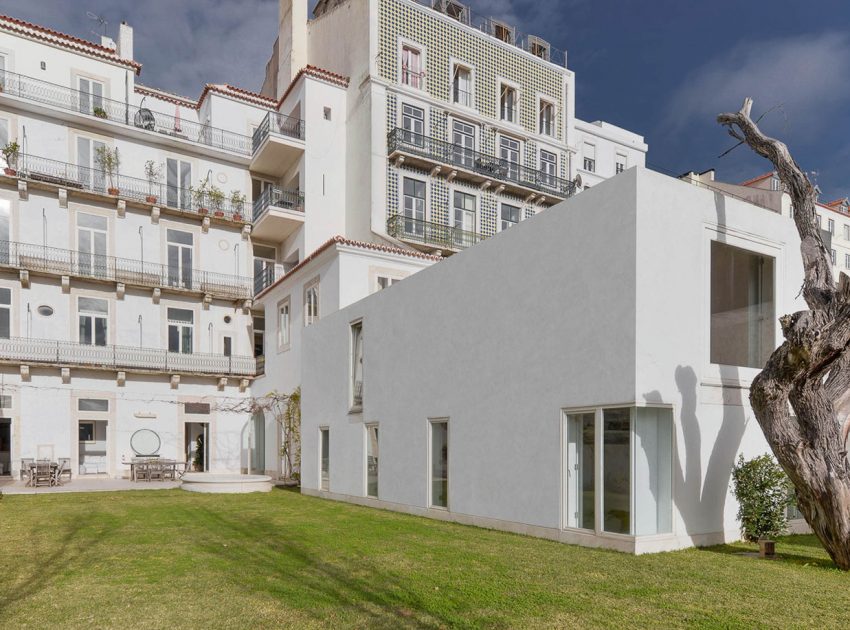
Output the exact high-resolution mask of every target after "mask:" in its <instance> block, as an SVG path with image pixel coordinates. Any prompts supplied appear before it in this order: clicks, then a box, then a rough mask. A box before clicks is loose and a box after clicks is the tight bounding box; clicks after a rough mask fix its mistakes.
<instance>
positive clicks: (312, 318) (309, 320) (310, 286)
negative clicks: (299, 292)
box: [303, 278, 322, 328]
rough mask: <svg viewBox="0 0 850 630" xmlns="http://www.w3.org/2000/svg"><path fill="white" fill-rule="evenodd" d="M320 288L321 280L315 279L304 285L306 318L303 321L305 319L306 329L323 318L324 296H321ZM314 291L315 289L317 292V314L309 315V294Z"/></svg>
mask: <svg viewBox="0 0 850 630" xmlns="http://www.w3.org/2000/svg"><path fill="white" fill-rule="evenodd" d="M320 287H321V283H320V279H319V278H314V279H312V280H310V281H309V282H307V283H305V284H304V291H303V305H304V318H303V319H304V327H305V328H306V327H307V326H311V325H313V324H315V323H316V322H317V321H319V320H320V319H321V318H322V309H321V305H322V301H321V299H322V296H321V289H320ZM314 289H315V292H316V313H315V314H311V313H308V309H307V294H308V293H309V292H310V291H312V290H314Z"/></svg>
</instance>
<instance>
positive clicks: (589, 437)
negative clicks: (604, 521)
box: [567, 411, 596, 529]
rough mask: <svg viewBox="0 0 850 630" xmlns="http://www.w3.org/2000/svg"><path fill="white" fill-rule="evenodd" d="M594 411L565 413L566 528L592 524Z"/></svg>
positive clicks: (594, 446)
mask: <svg viewBox="0 0 850 630" xmlns="http://www.w3.org/2000/svg"><path fill="white" fill-rule="evenodd" d="M595 436H596V414H594V413H593V412H592V411H591V412H586V413H575V414H569V415H568V416H567V527H580V528H583V529H595V527H596V505H595V500H596V486H595V483H596V457H595V453H596V438H595Z"/></svg>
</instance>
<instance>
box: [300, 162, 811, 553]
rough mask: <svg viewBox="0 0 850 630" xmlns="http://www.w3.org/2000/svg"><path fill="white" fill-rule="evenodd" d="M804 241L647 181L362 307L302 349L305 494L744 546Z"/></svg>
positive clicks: (317, 328) (571, 205) (494, 521)
mask: <svg viewBox="0 0 850 630" xmlns="http://www.w3.org/2000/svg"><path fill="white" fill-rule="evenodd" d="M799 243H800V241H799V237H798V236H797V233H796V230H795V227H794V224H793V223H792V222H791V221H788V220H787V219H786V218H784V217H781V216H779V215H778V214H775V213H771V212H765V211H764V210H763V209H762V208H760V207H757V206H755V205H753V204H751V203H748V202H746V201H743V200H740V199H736V198H734V197H731V196H727V195H718V194H717V193H715V192H714V191H711V190H706V189H704V188H701V187H695V186H690V185H688V184H686V183H684V182H681V181H677V180H676V179H673V178H670V177H666V176H664V175H661V174H658V173H653V172H651V171H647V170H645V169H642V168H639V167H638V168H633V169H629V170H628V171H626V172H625V173H624V174H622V175H621V176H619V177H616V178H612V179H610V180H608V181H605V182H603V183H602V184H600V185H598V186H595V187H593V189H592V190H589V191H587V192H584V193H582V194H580V195H577V196H575V197H573V198H571V199H568V200H566V201H564V202H562V203H561V204H559V205H558V206H555V207H554V208H552V209H551V210H550V211H548V212H544V213H541V214H539V215H538V216H535V217H533V218H532V219H530V220H528V221H525V222H522V223H521V224H520V225H519V226H517V227H516V228H513V229H511V230H509V231H507V232H506V233H504V234H497V235H496V236H495V237H494V238H492V239H489V240H487V241H486V242H483V243H481V244H480V245H477V246H476V247H473V248H471V249H469V250H467V251H464V252H461V253H459V254H458V255H457V256H452V257H451V258H450V259H449V260H447V261H445V262H442V263H440V264H438V265H433V266H432V267H430V268H428V269H425V270H424V271H421V272H420V273H417V274H416V275H415V276H413V277H411V278H408V279H407V280H405V281H404V282H402V283H400V284H399V285H397V286H393V287H391V288H390V289H388V290H385V291H380V292H378V293H376V294H375V295H372V296H369V297H367V298H365V299H363V300H360V301H358V302H356V303H354V304H351V305H350V306H348V307H346V308H344V309H342V310H340V311H339V312H337V313H334V314H332V315H330V316H328V317H326V318H323V320H322V321H320V322H318V323H317V324H315V325H314V326H311V327H310V328H309V329H308V330H307V332H306V333H305V335H304V341H303V351H302V352H303V389H302V396H303V399H302V400H303V404H302V444H303V449H302V464H301V470H302V479H301V490H302V492H304V493H307V494H311V495H315V496H321V497H324V498H329V499H336V500H342V501H348V502H353V503H359V504H361V505H367V506H372V507H380V508H384V509H391V510H398V511H403V512H409V513H413V514H419V515H422V516H427V517H431V518H436V519H442V520H452V521H457V522H462V523H467V524H473V525H479V526H484V527H490V528H496V529H504V530H508V531H514V532H518V533H522V534H529V535H535V536H541V537H546V538H551V539H553V540H559V541H563V542H569V543H576V544H583V545H589V546H604V547H610V548H614V549H619V550H621V551H627V552H631V553H645V552H652V551H661V550H671V549H677V548H681V547H687V546H692V545H709V544H717V543H721V542H724V541H730V540H738V539H739V538H740V532H739V529H738V523H737V521H736V511H737V502H736V501H735V498H734V496H733V494H732V489H731V475H732V468H733V465H734V463H735V460H736V459H737V457H738V455H739V454H743V455H744V457H745V458H748V459H749V458H752V457H754V456H756V455H761V454H763V453H766V452H769V446H768V445H767V443H766V442H765V439H764V436H763V434H762V432H761V430H760V428H759V425H758V422H757V421H756V419H755V417H754V415H753V411H752V409H751V408H750V405H749V396H748V394H749V386H750V384H751V382H752V380H753V378H754V376H755V375H756V374H758V372H759V371H760V369H761V366H763V365H764V363H765V361H766V360H767V357H768V356H769V355H770V353H771V352H773V350H774V348H775V347H776V346H777V345H778V344H779V343H780V341H781V331H780V329H779V326H778V324H777V319H778V317H779V316H780V315H782V314H783V313H793V312H795V311H798V310H799V309H800V308H803V302H802V299H801V298H800V297H799V296H798V293H799V287H800V284H801V282H802V277H803V270H802V262H801V259H800V253H799ZM662 251H663V252H664V255H663V256H660V255H659V252H662ZM600 252H605V256H604V258H603V257H600V255H599V253H600ZM517 260H521V261H522V264H521V265H517V264H516V261H517ZM449 327H451V334H447V329H448V328H449ZM358 393H359V394H360V395H357V394H358ZM795 525H799V523H795Z"/></svg>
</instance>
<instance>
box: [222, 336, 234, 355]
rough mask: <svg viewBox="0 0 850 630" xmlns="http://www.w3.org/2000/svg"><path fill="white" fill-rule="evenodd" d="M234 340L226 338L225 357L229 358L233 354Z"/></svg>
mask: <svg viewBox="0 0 850 630" xmlns="http://www.w3.org/2000/svg"><path fill="white" fill-rule="evenodd" d="M232 348H233V339H232V338H231V337H225V338H224V356H226V357H229V356H230V355H231V353H232Z"/></svg>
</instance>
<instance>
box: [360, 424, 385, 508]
mask: <svg viewBox="0 0 850 630" xmlns="http://www.w3.org/2000/svg"><path fill="white" fill-rule="evenodd" d="M363 428H364V429H365V430H364V435H365V440H366V442H365V444H364V446H363V458H364V465H363V472H364V477H365V479H364V492H363V494H364V496H366V498H368V499H379V498H380V493H381V441H380V440H381V431H380V423H378V422H366V423H364V425H363ZM373 429H374V430H375V431H376V439H375V442H376V444H377V446H378V456H377V458H376V459H377V461H376V462H375V494H371V493H370V492H369V446H370V444H371V437H372V436H371V431H372V430H373ZM373 457H374V455H373Z"/></svg>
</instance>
